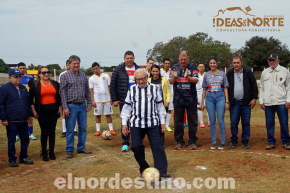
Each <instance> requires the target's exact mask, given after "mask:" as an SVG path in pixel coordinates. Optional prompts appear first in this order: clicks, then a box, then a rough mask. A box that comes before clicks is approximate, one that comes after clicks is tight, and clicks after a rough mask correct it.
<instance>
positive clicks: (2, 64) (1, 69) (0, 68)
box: [0, 59, 10, 73]
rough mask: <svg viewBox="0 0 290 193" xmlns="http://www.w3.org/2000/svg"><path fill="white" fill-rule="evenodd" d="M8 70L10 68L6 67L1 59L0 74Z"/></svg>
mask: <svg viewBox="0 0 290 193" xmlns="http://www.w3.org/2000/svg"><path fill="white" fill-rule="evenodd" d="M9 70H10V67H9V66H7V64H6V63H5V62H4V61H3V60H2V59H0V72H2V73H8V72H9Z"/></svg>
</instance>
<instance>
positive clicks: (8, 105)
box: [0, 69, 33, 167]
mask: <svg viewBox="0 0 290 193" xmlns="http://www.w3.org/2000/svg"><path fill="white" fill-rule="evenodd" d="M21 76H22V74H21V73H20V71H19V70H18V69H12V70H10V71H9V82H8V83H6V84H5V85H3V86H2V87H1V88H0V119H1V121H2V125H4V126H6V131H7V138H8V157H9V162H10V167H18V164H17V163H16V159H17V158H16V157H15V142H16V139H15V136H16V134H17V133H19V137H20V140H21V151H20V156H19V163H25V164H33V161H31V160H28V159H27V157H28V155H27V148H28V145H29V134H28V122H30V123H31V122H32V112H31V107H30V103H29V98H28V92H27V89H26V87H25V86H23V85H22V84H20V82H21Z"/></svg>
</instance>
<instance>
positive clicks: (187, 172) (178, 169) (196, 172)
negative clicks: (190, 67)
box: [0, 105, 290, 192]
mask: <svg viewBox="0 0 290 193" xmlns="http://www.w3.org/2000/svg"><path fill="white" fill-rule="evenodd" d="M113 110H114V114H113V116H112V117H113V125H114V129H115V131H116V132H117V136H113V139H112V140H103V139H101V137H96V136H94V133H95V118H94V116H93V112H92V111H90V112H89V113H88V127H87V144H86V148H87V149H88V150H91V151H93V154H91V155H83V154H76V152H74V158H73V159H67V158H66V155H65V146H66V142H65V139H63V138H60V135H61V133H62V130H61V128H62V126H61V119H59V121H58V123H57V128H58V129H57V130H56V148H55V151H56V157H57V159H56V160H55V161H49V162H43V161H42V159H41V157H39V154H40V129H39V126H38V122H37V120H34V134H35V136H36V137H37V140H36V141H31V142H30V145H29V150H28V153H29V159H32V160H33V161H34V164H33V165H30V166H26V165H20V167H18V168H10V167H9V165H8V155H7V137H6V129H5V128H4V127H3V126H1V127H0V151H1V154H0V188H1V192H16V191H27V192H41V191H43V192H56V191H59V192H69V191H71V190H70V189H68V188H67V187H65V188H64V189H62V190H58V189H57V188H56V187H55V186H54V180H55V179H56V178H58V177H63V178H65V179H67V176H68V173H71V174H72V175H73V177H84V178H85V179H89V178H92V177H93V178H97V179H100V178H101V177H108V178H110V177H114V176H115V173H119V174H120V177H121V178H124V177H130V178H132V179H134V178H136V177H138V176H139V175H140V174H139V173H138V163H137V162H136V160H135V158H134V155H133V153H132V152H131V151H129V152H126V153H124V152H121V151H120V150H121V143H122V140H121V135H120V132H121V131H120V123H121V120H120V118H119V117H120V113H119V109H118V108H114V109H113ZM204 114H205V112H204ZM204 121H205V123H207V118H206V117H205V116H204ZM225 123H226V141H227V148H226V149H225V150H223V151H220V150H214V151H213V150H210V149H209V147H210V145H211V139H210V130H209V128H208V127H206V128H198V132H197V137H198V138H199V140H198V141H197V147H198V149H197V150H195V151H191V150H189V149H188V144H187V140H188V135H187V129H186V130H185V136H184V138H185V141H186V146H185V147H184V148H183V149H182V150H180V151H175V150H174V146H175V145H176V142H175V140H174V136H173V132H171V133H170V132H166V134H165V137H166V139H165V146H166V149H165V151H166V155H167V160H168V173H170V174H172V175H173V177H174V178H177V177H182V178H184V179H185V180H186V181H187V182H189V183H192V181H193V180H194V179H195V178H197V177H199V178H202V179H204V180H205V179H207V178H210V177H211V178H214V179H217V178H218V177H226V178H229V177H232V178H234V179H235V190H224V189H222V190H219V189H217V187H215V188H213V189H212V190H210V189H207V188H206V187H203V188H201V189H199V190H196V189H191V190H187V189H186V188H184V189H182V190H153V191H154V192H165V191H166V192H195V191H197V192H287V191H289V189H290V185H289V180H288V179H289V178H288V177H287V176H289V173H290V161H289V159H290V157H289V151H286V150H284V149H283V148H282V142H281V140H280V131H279V130H280V127H279V121H278V119H277V118H276V133H275V137H276V140H277V143H276V149H275V150H271V151H266V150H265V146H266V144H267V135H266V128H265V115H264V112H263V111H262V110H261V109H260V107H259V106H258V105H257V106H256V107H255V108H254V109H253V110H252V119H251V138H250V145H251V146H252V149H250V150H245V149H243V148H242V146H241V144H240V143H239V144H238V148H237V149H235V150H231V149H228V147H229V144H230V137H231V134H230V121H229V112H226V114H225ZM171 125H172V122H171ZM240 128H241V127H240ZM104 130H108V126H107V123H106V120H105V116H102V125H101V131H104ZM240 134H241V132H239V138H240ZM75 139H77V138H75ZM217 141H218V142H220V135H219V129H218V126H217ZM76 143H77V140H75V147H76ZM19 144H20V143H19V142H17V143H16V148H17V155H19V149H20V148H19V146H20V145H19ZM144 145H145V153H146V160H147V161H148V163H149V164H150V166H154V163H153V158H152V152H151V149H150V146H149V142H148V140H147V137H146V138H145V140H144ZM198 166H203V167H206V168H207V169H205V170H202V169H199V167H198ZM75 191H76V192H89V191H91V189H89V188H88V187H87V186H86V189H84V190H75ZM95 191H97V192H112V191H116V192H136V191H137V190H136V189H135V188H131V189H129V190H126V189H124V188H121V189H120V190H111V189H110V188H109V186H108V185H106V186H105V188H104V189H100V187H99V186H98V187H97V188H96V189H95ZM138 191H141V192H147V191H148V188H146V187H145V188H143V189H142V190H138Z"/></svg>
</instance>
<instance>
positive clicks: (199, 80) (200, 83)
mask: <svg viewBox="0 0 290 193" xmlns="http://www.w3.org/2000/svg"><path fill="white" fill-rule="evenodd" d="M204 74H205V73H203V75H201V74H199V73H198V83H197V84H196V91H202V82H203V77H204Z"/></svg>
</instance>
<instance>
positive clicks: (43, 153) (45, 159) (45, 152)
mask: <svg viewBox="0 0 290 193" xmlns="http://www.w3.org/2000/svg"><path fill="white" fill-rule="evenodd" d="M41 156H42V160H43V161H49V159H48V157H47V151H46V150H45V151H41V152H40V157H41Z"/></svg>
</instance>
